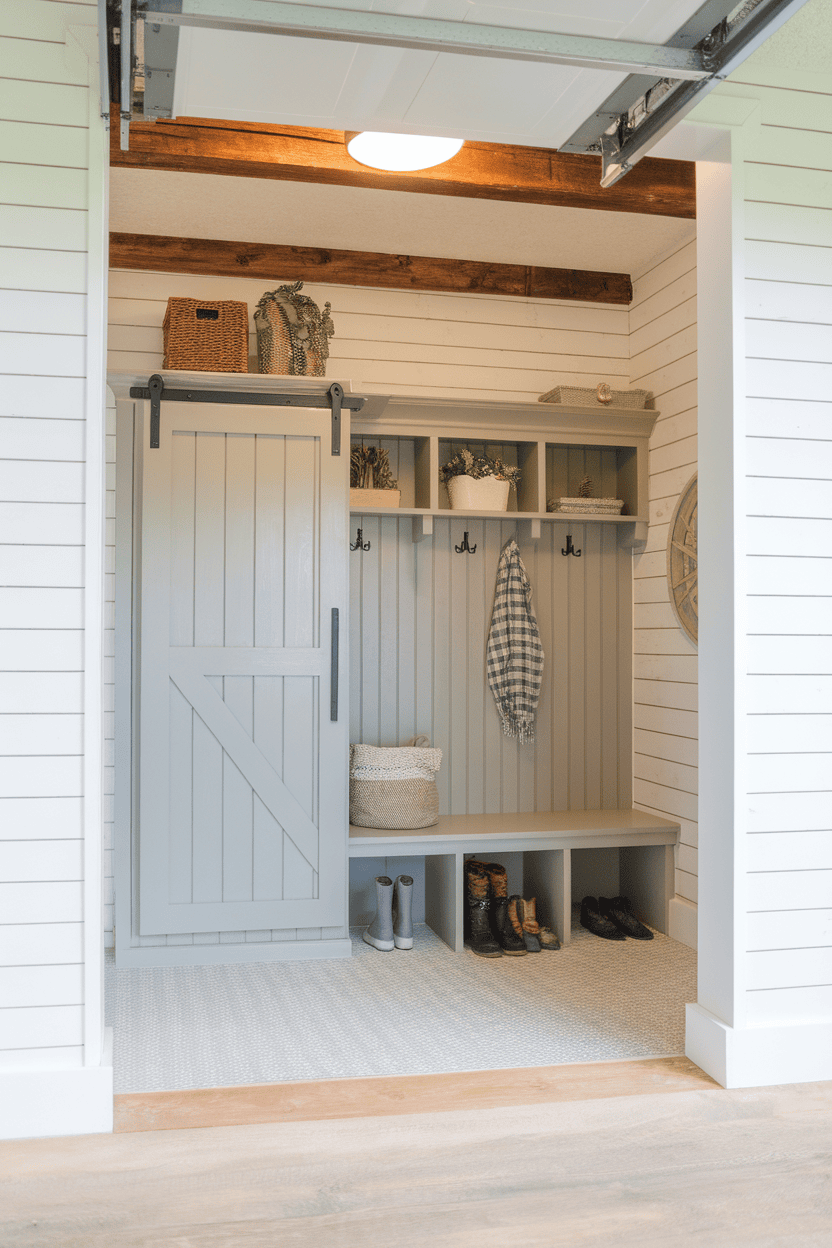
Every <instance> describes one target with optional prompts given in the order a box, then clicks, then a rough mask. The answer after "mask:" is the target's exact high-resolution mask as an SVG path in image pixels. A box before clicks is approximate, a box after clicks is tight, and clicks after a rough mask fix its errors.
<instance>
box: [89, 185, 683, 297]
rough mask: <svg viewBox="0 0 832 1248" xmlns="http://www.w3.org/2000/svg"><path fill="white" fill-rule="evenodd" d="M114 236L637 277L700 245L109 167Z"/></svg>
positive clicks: (637, 226)
mask: <svg viewBox="0 0 832 1248" xmlns="http://www.w3.org/2000/svg"><path fill="white" fill-rule="evenodd" d="M110 229H112V230H117V231H122V232H124V233H128V234H166V235H172V236H174V237H182V236H187V237H188V238H223V239H232V240H234V241H240V242H252V243H283V244H287V245H289V246H295V247H333V248H345V249H347V250H352V251H381V252H388V253H392V254H397V255H414V256H441V257H445V258H448V259H459V260H484V261H493V262H502V263H505V264H533V265H544V266H546V267H550V268H567V269H598V270H601V271H604V272H612V273H639V272H641V271H643V270H644V269H645V268H647V267H648V266H649V262H650V261H651V260H652V259H653V258H654V257H655V256H657V255H660V254H661V253H662V252H665V251H667V250H668V249H669V248H670V247H673V246H674V245H677V244H680V243H682V242H684V241H686V240H687V239H689V238H692V237H693V236H694V234H695V231H696V223H695V221H685V220H678V219H675V218H673V217H655V216H642V215H640V214H636V213H629V212H595V211H587V210H584V209H580V208H553V207H549V206H546V205H541V204H515V203H503V202H499V201H495V200H488V199H461V198H457V197H452V196H445V195H416V194H412V193H410V192H405V191H376V190H361V189H358V188H356V187H349V186H325V185H321V184H318V183H308V182H280V181H273V180H271V179H265V178H231V177H220V176H215V175H212V174H198V173H167V172H161V171H156V170H145V169H113V170H112V171H111V174H110Z"/></svg>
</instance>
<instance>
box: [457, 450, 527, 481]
mask: <svg viewBox="0 0 832 1248" xmlns="http://www.w3.org/2000/svg"><path fill="white" fill-rule="evenodd" d="M452 477H473V478H474V480H475V481H480V480H482V478H483V477H496V478H497V480H498V481H508V482H509V484H510V485H514V486H516V485H517V484H518V483H519V481H520V469H519V468H514V467H512V466H511V465H510V464H504V463H503V461H502V460H501V459H491V458H489V456H488V455H472V454H471V452H470V451H469V450H466V449H465V448H463V449H462V450H461V451H457V453H456V455H454V457H453V458H452V459H449V460H448V462H447V464H443V465H442V467H441V468H440V469H439V479H440V480H441V481H442V482H443V483H444V484H445V485H447V484H448V482H449V481H450V480H451V478H452Z"/></svg>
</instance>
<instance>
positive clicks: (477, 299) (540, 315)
mask: <svg viewBox="0 0 832 1248" xmlns="http://www.w3.org/2000/svg"><path fill="white" fill-rule="evenodd" d="M290 280H292V279H291V275H289V276H288V277H287V275H285V274H275V277H274V278H273V279H270V280H268V281H267V280H265V279H263V278H232V277H194V276H191V275H184V274H174V273H145V272H136V271H126V270H124V271H117V270H113V271H111V274H110V334H109V354H108V364H109V368H110V369H111V370H112V371H116V372H133V371H137V372H144V371H147V372H148V373H150V372H153V371H154V370H155V369H158V368H160V367H161V364H162V349H163V348H162V320H163V318H164V315H165V307H166V305H167V300H168V298H169V296H171V295H179V296H187V297H189V298H194V299H238V300H241V301H242V302H244V303H246V304H248V308H249V327H250V330H251V336H250V348H249V350H250V353H251V355H252V356H256V351H257V345H256V339H255V336H254V332H253V320H252V319H251V315H252V314H253V312H254V309H255V307H256V305H257V301H258V299H259V298H260V296H261V295H262V294H263V292H264V291H266V290H273V289H274V288H275V287H277V286H279V285H281V284H282V283H283V282H286V281H290ZM304 294H308V295H309V296H311V298H313V299H314V300H315V301H316V302H317V303H319V304H320V305H323V303H324V302H325V301H326V300H329V302H331V304H332V317H333V320H334V321H335V331H336V332H335V337H334V338H332V339H331V340H330V353H331V354H330V358H329V361H328V363H327V375H328V376H330V377H332V378H337V377H344V378H356V379H360V381H361V382H363V383H364V384H365V385H372V386H375V387H378V388H379V389H382V390H384V391H386V392H388V393H390V394H412V395H429V396H431V397H434V398H445V397H447V398H483V399H486V398H487V399H503V400H505V401H507V402H508V401H512V400H515V401H516V400H520V401H528V400H530V399H531V400H534V399H536V398H537V396H538V395H539V394H542V393H543V392H544V391H545V390H549V389H550V388H551V387H552V385H553V384H555V381H563V382H565V383H566V384H572V385H577V386H581V385H587V386H589V385H592V386H594V385H596V384H597V382H598V380H599V379H600V378H601V377H603V378H606V379H608V380H609V381H610V383H611V384H615V385H622V384H626V382H627V376H628V361H627V356H628V342H627V333H628V325H627V309H626V308H623V307H604V306H601V305H595V304H576V303H568V302H563V303H558V302H554V301H551V300H536V301H535V300H524V299H508V298H506V299H495V298H491V297H488V296H485V295H443V294H430V293H415V292H411V291H399V290H377V289H366V288H363V287H356V286H328V285H325V284H323V283H320V284H319V283H314V284H313V283H309V284H307V285H306V286H304ZM251 367H252V370H253V371H254V372H256V371H257V365H256V363H253V364H252V366H251Z"/></svg>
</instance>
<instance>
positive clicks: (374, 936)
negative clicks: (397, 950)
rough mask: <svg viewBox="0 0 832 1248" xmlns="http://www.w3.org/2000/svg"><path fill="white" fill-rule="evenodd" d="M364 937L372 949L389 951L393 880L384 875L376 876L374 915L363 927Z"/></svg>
mask: <svg viewBox="0 0 832 1248" xmlns="http://www.w3.org/2000/svg"><path fill="white" fill-rule="evenodd" d="M364 939H365V940H366V942H367V944H368V945H372V946H373V948H374V949H380V950H381V951H382V953H389V952H390V950H391V949H393V948H394V947H395V946H394V944H393V881H392V880H391V879H389V877H388V876H386V875H377V876H376V917H375V918H374V919H373V921H372V923H371V924H370V926H369V927H367V928H365V929H364Z"/></svg>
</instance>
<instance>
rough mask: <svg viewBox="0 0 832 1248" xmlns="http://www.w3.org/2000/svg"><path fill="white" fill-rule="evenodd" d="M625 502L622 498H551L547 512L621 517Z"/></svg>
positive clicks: (547, 505)
mask: <svg viewBox="0 0 832 1248" xmlns="http://www.w3.org/2000/svg"><path fill="white" fill-rule="evenodd" d="M623 508H624V501H623V499H620V498H550V499H549V501H548V502H547V504H546V510H547V511H563V512H569V513H570V515H573V516H620V515H621V512H622V510H623Z"/></svg>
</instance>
